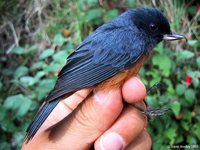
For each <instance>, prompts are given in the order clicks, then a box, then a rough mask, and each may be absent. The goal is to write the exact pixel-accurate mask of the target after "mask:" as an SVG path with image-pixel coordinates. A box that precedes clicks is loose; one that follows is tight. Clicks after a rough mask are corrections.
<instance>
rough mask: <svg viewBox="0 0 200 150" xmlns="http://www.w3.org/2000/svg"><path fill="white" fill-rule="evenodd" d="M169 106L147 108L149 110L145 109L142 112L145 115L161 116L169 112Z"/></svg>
mask: <svg viewBox="0 0 200 150" xmlns="http://www.w3.org/2000/svg"><path fill="white" fill-rule="evenodd" d="M168 110H169V109H168V108H164V109H159V108H155V109H147V110H143V111H142V113H144V114H145V115H147V116H149V117H152V116H161V115H164V114H166V113H167V112H168Z"/></svg>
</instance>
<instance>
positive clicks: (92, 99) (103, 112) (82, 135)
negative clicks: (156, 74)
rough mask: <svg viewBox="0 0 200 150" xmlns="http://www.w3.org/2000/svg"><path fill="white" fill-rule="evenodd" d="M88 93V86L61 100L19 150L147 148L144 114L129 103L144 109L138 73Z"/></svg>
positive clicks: (142, 88) (142, 86) (144, 94)
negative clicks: (109, 87)
mask: <svg viewBox="0 0 200 150" xmlns="http://www.w3.org/2000/svg"><path fill="white" fill-rule="evenodd" d="M89 93H91V90H90V89H84V90H80V91H78V92H76V93H75V94H73V95H72V96H70V97H68V98H66V99H64V100H62V101H61V102H60V103H59V104H58V105H57V106H56V108H55V109H54V110H53V112H52V113H51V115H50V116H49V117H48V118H47V120H46V121H45V122H44V124H43V125H42V126H41V128H40V129H39V131H38V132H37V133H36V135H35V136H34V138H33V139H32V140H31V141H29V143H27V144H26V143H24V144H23V146H22V150H32V149H34V150H35V149H37V150H40V149H41V150H44V149H55V150H60V149H68V150H70V149H73V150H76V149H77V150H79V149H81V150H84V149H85V150H87V149H91V147H93V146H94V148H95V149H96V150H115V149H116V150H118V149H125V148H126V149H131V150H133V149H137V150H138V149H145V150H146V149H151V145H152V142H151V138H150V136H149V134H148V133H147V131H146V130H145V126H146V125H147V118H146V116H145V115H144V114H143V113H141V112H140V111H138V110H137V109H136V108H134V107H133V106H131V104H134V105H138V106H139V107H142V108H144V109H145V104H144V102H142V100H143V99H144V97H145V96H146V89H145V86H144V84H143V83H142V82H141V80H140V79H139V78H138V77H132V78H131V79H129V80H127V81H126V82H125V83H124V85H123V87H122V88H121V89H120V88H119V89H116V90H112V91H109V92H103V91H95V92H94V94H93V95H91V96H88V95H89ZM86 97H87V98H86ZM122 97H123V99H124V100H125V101H126V102H127V103H124V101H122ZM85 98H86V100H85V101H83V99H85ZM82 101H83V102H82ZM80 103H81V104H80ZM128 103H129V104H128ZM79 104H80V105H79ZM78 105H79V106H78ZM77 106H78V107H77ZM72 111H73V112H72ZM66 116H67V117H66ZM61 120H62V121H61ZM59 121H60V122H59ZM58 122H59V123H58ZM56 123H58V124H56ZM54 124H56V125H55V126H53V127H51V126H52V125H54Z"/></svg>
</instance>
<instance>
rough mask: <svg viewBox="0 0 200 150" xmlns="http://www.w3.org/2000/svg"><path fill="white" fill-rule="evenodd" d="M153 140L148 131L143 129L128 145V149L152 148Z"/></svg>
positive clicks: (146, 149)
mask: <svg viewBox="0 0 200 150" xmlns="http://www.w3.org/2000/svg"><path fill="white" fill-rule="evenodd" d="M151 147H152V140H151V137H150V135H149V133H148V132H146V131H143V132H142V133H141V134H140V135H139V136H138V137H137V138H136V139H135V140H134V141H133V142H131V143H130V144H129V145H128V146H127V148H126V149H127V150H144V149H145V150H150V149H151Z"/></svg>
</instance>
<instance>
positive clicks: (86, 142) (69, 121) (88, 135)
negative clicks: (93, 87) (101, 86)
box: [48, 89, 123, 149]
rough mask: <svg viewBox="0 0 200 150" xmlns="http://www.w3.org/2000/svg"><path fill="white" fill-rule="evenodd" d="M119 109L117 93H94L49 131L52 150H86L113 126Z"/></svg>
mask: <svg viewBox="0 0 200 150" xmlns="http://www.w3.org/2000/svg"><path fill="white" fill-rule="evenodd" d="M122 108H123V103H122V99H121V91H120V89H117V90H112V91H109V92H103V91H97V92H95V93H94V95H93V96H91V97H90V98H88V99H87V100H86V101H84V103H83V104H80V105H79V107H78V108H77V109H76V110H75V111H73V112H72V113H71V114H70V115H69V116H68V117H67V118H65V119H64V120H62V121H61V122H60V123H59V124H57V125H56V126H55V127H54V128H52V129H51V130H50V132H49V133H48V134H49V139H50V142H51V143H52V146H54V147H53V148H58V149H59V148H64V147H66V148H67V149H88V148H89V147H91V145H92V144H93V143H94V141H95V140H96V139H97V138H98V137H99V136H100V135H101V134H102V133H103V132H105V131H106V130H107V129H108V128H109V127H110V126H111V125H112V124H113V123H114V121H115V120H116V119H117V117H118V116H119V114H120V113H121V111H122ZM54 131H55V132H54ZM66 141H67V142H66ZM69 143H70V144H69ZM55 146H56V147H55Z"/></svg>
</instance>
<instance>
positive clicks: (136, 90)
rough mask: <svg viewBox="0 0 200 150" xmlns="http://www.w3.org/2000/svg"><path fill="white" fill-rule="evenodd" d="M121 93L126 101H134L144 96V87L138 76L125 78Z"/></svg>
mask: <svg viewBox="0 0 200 150" xmlns="http://www.w3.org/2000/svg"><path fill="white" fill-rule="evenodd" d="M122 95H123V98H124V100H125V101H126V102H128V103H135V102H138V101H141V100H143V99H144V98H145V96H146V88H145V85H144V84H143V83H142V81H141V80H140V78H139V77H138V76H137V77H132V78H130V79H129V80H127V81H126V82H125V83H124V85H123V87H122Z"/></svg>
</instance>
